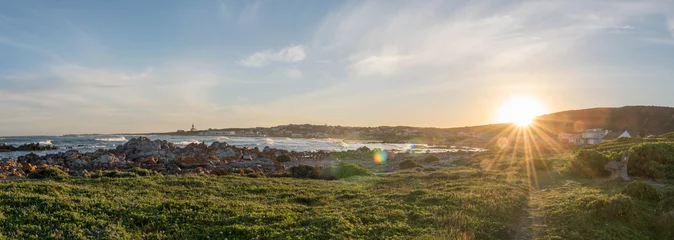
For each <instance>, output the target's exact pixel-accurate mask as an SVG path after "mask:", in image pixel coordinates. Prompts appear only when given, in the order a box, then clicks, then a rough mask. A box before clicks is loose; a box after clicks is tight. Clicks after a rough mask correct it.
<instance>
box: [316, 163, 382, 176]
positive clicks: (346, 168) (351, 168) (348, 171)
mask: <svg viewBox="0 0 674 240" xmlns="http://www.w3.org/2000/svg"><path fill="white" fill-rule="evenodd" d="M370 175H372V172H371V171H370V170H368V169H366V168H364V167H361V166H358V165H355V164H350V163H340V164H338V165H336V166H332V167H329V168H325V169H323V172H322V173H321V178H322V179H326V180H331V179H344V178H348V177H353V176H370Z"/></svg>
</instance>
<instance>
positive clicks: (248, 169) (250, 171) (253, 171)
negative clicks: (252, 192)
mask: <svg viewBox="0 0 674 240" xmlns="http://www.w3.org/2000/svg"><path fill="white" fill-rule="evenodd" d="M241 171H242V172H243V174H249V173H255V170H253V169H252V168H243V169H241Z"/></svg>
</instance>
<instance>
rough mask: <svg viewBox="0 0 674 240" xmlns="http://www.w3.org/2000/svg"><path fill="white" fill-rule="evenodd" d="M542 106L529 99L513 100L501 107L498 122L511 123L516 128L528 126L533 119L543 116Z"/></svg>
mask: <svg viewBox="0 0 674 240" xmlns="http://www.w3.org/2000/svg"><path fill="white" fill-rule="evenodd" d="M543 113H544V111H543V106H542V105H541V104H540V103H539V102H538V101H536V100H534V99H531V98H513V99H510V100H509V101H507V102H505V103H504V104H503V105H501V109H500V110H499V113H498V118H499V122H511V123H515V124H517V125H518V126H521V127H524V126H529V124H531V121H533V120H534V118H535V117H537V116H539V115H541V114H543Z"/></svg>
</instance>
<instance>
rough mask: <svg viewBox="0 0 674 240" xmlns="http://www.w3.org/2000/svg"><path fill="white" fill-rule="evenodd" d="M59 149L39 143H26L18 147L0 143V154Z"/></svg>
mask: <svg viewBox="0 0 674 240" xmlns="http://www.w3.org/2000/svg"><path fill="white" fill-rule="evenodd" d="M58 149H59V147H57V146H54V145H51V144H39V143H26V144H22V145H20V146H18V147H14V146H12V145H7V144H5V143H0V152H15V151H24V152H28V151H51V150H58Z"/></svg>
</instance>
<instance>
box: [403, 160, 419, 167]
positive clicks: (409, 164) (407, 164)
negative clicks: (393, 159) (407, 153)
mask: <svg viewBox="0 0 674 240" xmlns="http://www.w3.org/2000/svg"><path fill="white" fill-rule="evenodd" d="M417 166H418V165H417V163H416V162H415V161H413V160H405V161H402V162H401V163H400V164H398V168H400V169H410V168H415V167H417Z"/></svg>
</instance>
